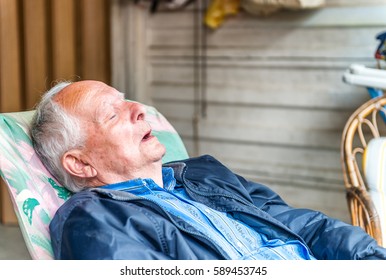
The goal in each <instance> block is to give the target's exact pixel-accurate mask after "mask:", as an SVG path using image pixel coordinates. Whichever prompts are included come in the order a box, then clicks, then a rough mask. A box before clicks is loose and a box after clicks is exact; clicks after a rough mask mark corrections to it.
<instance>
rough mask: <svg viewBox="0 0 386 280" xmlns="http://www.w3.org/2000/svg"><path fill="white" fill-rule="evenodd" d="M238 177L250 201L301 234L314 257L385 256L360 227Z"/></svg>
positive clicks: (356, 257) (358, 257) (370, 257)
mask: <svg viewBox="0 0 386 280" xmlns="http://www.w3.org/2000/svg"><path fill="white" fill-rule="evenodd" d="M239 178H240V180H241V181H242V182H243V184H244V186H246V188H247V190H248V192H249V194H250V196H251V199H252V201H253V203H254V204H255V205H256V206H257V207H259V208H260V209H261V210H263V211H265V212H267V213H268V214H270V215H271V216H272V217H274V218H275V219H277V220H279V221H280V222H281V223H283V224H284V225H285V226H287V227H288V228H289V229H291V230H292V231H293V232H295V233H296V234H298V235H299V236H300V237H302V238H303V240H304V241H305V242H306V243H307V245H308V246H309V248H310V249H311V251H312V253H313V254H314V256H315V257H316V258H317V259H346V260H348V259H363V260H365V259H381V260H385V259H386V249H385V248H383V247H380V246H378V245H377V243H376V241H375V240H374V239H373V238H372V237H370V236H369V235H368V234H367V233H366V232H365V231H363V230H362V229H361V228H359V227H355V226H352V225H350V224H347V223H344V222H342V221H340V220H337V219H333V218H331V217H328V216H326V215H325V214H323V213H321V212H318V211H313V210H310V209H299V208H293V207H290V206H289V205H287V204H286V203H285V202H284V201H283V200H282V199H281V197H280V196H279V195H278V194H276V193H275V192H274V191H272V190H271V189H269V188H268V187H266V186H264V185H261V184H257V183H254V182H249V181H246V180H245V179H244V178H241V177H239Z"/></svg>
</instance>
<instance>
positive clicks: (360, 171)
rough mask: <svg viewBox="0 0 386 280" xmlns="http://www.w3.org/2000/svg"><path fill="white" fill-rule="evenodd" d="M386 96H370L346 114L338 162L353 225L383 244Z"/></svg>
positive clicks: (385, 235)
mask: <svg viewBox="0 0 386 280" xmlns="http://www.w3.org/2000/svg"><path fill="white" fill-rule="evenodd" d="M385 105H386V96H380V97H377V98H374V99H370V100H369V101H368V102H366V103H365V104H363V105H362V106H360V107H359V108H358V109H357V110H356V111H355V112H354V113H353V114H352V115H351V117H350V118H349V120H348V121H347V123H346V126H345V128H344V131H343V135H342V142H341V163H342V168H343V174H344V183H345V188H346V197H347V203H348V208H349V212H350V216H351V221H352V224H353V225H356V226H360V227H362V228H363V229H364V230H365V231H366V232H367V233H368V234H370V235H371V236H373V237H374V238H375V239H376V240H377V242H378V243H379V244H380V245H382V246H384V247H386V138H385V137H382V135H384V136H386V126H385V121H386V109H385Z"/></svg>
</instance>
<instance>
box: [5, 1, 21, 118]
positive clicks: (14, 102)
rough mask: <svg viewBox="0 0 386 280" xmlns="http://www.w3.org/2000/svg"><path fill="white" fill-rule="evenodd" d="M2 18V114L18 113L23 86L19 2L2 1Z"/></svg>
mask: <svg viewBox="0 0 386 280" xmlns="http://www.w3.org/2000/svg"><path fill="white" fill-rule="evenodd" d="M0 18H1V24H0V112H11V111H18V110H20V108H21V106H22V100H21V92H22V86H21V84H20V82H19V81H20V78H21V70H20V63H21V62H20V32H19V18H18V5H17V2H16V1H14V0H0Z"/></svg>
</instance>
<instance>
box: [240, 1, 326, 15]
mask: <svg viewBox="0 0 386 280" xmlns="http://www.w3.org/2000/svg"><path fill="white" fill-rule="evenodd" d="M324 5H325V0H241V2H240V6H241V7H242V8H243V9H244V10H245V11H246V12H248V13H250V14H254V15H260V16H261V15H264V16H266V15H270V14H272V13H275V12H277V11H279V10H281V9H290V10H301V9H315V8H320V7H322V6H324Z"/></svg>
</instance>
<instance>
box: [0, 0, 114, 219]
mask: <svg viewBox="0 0 386 280" xmlns="http://www.w3.org/2000/svg"><path fill="white" fill-rule="evenodd" d="M108 6H109V1H107V0H96V1H94V0H91V1H90V0H79V1H78V0H55V1H53V0H17V1H16V0H0V112H10V111H20V110H25V109H32V108H33V106H34V105H35V104H36V102H38V100H39V99H40V96H41V94H42V93H43V92H44V91H45V90H46V89H47V88H49V87H50V86H51V85H52V84H53V82H54V81H55V80H78V79H83V78H89V79H99V80H102V81H105V82H109V81H110V76H109V75H110V56H109V44H110V42H109V40H110V38H109V25H110V22H109V8H108ZM0 192H1V193H0V194H1V201H0V203H1V204H0V209H1V208H2V213H3V216H2V217H1V221H2V222H4V223H8V222H9V221H16V219H15V216H12V218H11V220H9V219H8V216H7V217H4V213H13V209H12V207H11V204H10V201H9V199H8V194H7V192H6V189H5V187H4V185H3V184H2V185H1V187H0ZM7 215H8V214H7Z"/></svg>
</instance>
